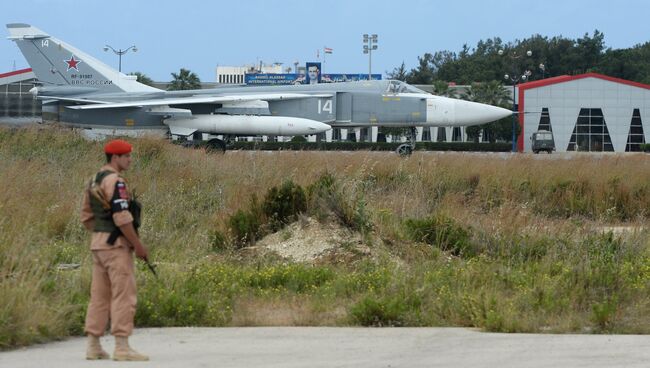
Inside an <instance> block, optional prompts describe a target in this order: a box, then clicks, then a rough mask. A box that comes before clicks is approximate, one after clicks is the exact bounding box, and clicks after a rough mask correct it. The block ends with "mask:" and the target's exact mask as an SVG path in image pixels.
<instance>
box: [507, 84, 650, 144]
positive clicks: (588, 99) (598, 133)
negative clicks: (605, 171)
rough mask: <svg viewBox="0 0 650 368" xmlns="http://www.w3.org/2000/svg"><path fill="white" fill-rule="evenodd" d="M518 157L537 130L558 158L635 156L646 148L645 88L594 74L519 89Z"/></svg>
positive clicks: (649, 91) (648, 112)
mask: <svg viewBox="0 0 650 368" xmlns="http://www.w3.org/2000/svg"><path fill="white" fill-rule="evenodd" d="M517 99H518V104H519V107H518V110H519V124H520V126H521V128H522V129H521V133H520V135H519V138H518V140H517V144H518V148H519V152H530V151H531V136H532V134H533V133H534V132H536V131H537V130H548V131H550V132H552V133H553V138H554V140H555V148H556V151H558V152H567V151H580V152H637V151H641V144H645V143H646V142H650V135H648V134H650V126H648V124H650V85H647V84H642V83H636V82H632V81H628V80H624V79H619V78H613V77H609V76H606V75H602V74H597V73H587V74H580V75H573V76H568V75H565V76H559V77H553V78H547V79H542V80H537V81H532V82H528V83H522V84H520V85H519V88H518V93H517Z"/></svg>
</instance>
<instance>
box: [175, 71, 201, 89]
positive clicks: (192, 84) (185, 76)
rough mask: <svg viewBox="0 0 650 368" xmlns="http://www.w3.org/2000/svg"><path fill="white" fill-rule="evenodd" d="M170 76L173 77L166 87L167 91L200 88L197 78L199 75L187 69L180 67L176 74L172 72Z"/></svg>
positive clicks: (199, 81)
mask: <svg viewBox="0 0 650 368" xmlns="http://www.w3.org/2000/svg"><path fill="white" fill-rule="evenodd" d="M172 77H173V78H174V79H173V80H172V82H171V83H170V84H169V86H168V87H167V90H169V91H180V90H188V89H200V88H201V80H200V79H199V77H198V76H197V75H196V74H195V73H193V72H191V71H189V70H187V69H184V68H181V70H180V72H179V73H178V74H176V73H172Z"/></svg>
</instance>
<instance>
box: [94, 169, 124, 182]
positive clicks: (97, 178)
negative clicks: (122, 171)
mask: <svg viewBox="0 0 650 368" xmlns="http://www.w3.org/2000/svg"><path fill="white" fill-rule="evenodd" d="M110 174H117V173H116V172H115V171H112V170H103V171H100V172H98V173H97V174H96V175H95V184H96V185H99V184H101V182H102V181H103V180H104V178H106V177H107V176H109V175H110ZM118 176H119V174H118Z"/></svg>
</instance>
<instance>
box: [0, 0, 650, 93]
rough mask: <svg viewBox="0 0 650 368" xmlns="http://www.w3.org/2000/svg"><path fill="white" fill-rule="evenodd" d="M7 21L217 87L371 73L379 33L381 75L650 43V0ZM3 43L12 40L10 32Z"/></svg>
mask: <svg viewBox="0 0 650 368" xmlns="http://www.w3.org/2000/svg"><path fill="white" fill-rule="evenodd" d="M0 7H2V10H1V11H0V21H1V22H2V24H7V23H28V24H31V25H33V26H35V27H37V28H39V29H41V30H43V31H45V32H46V33H48V34H50V35H52V36H54V37H56V38H58V39H61V40H63V41H65V42H67V43H69V44H71V45H73V46H75V47H77V48H79V49H81V50H83V51H85V52H86V53H88V54H90V55H92V56H94V57H96V58H98V59H100V60H102V61H103V62H105V63H107V64H109V65H110V66H113V67H115V68H116V69H117V64H118V57H117V55H115V54H113V53H111V52H104V51H103V50H102V48H103V46H104V45H105V44H108V45H111V46H113V47H114V48H116V49H120V48H122V49H125V48H127V47H129V46H131V45H136V46H137V47H138V52H137V53H128V54H126V55H124V56H123V57H122V70H123V72H126V73H128V72H134V71H139V72H142V73H144V74H146V75H147V76H149V77H150V78H152V79H153V80H155V81H169V80H171V74H170V73H172V72H178V70H179V69H180V68H186V69H189V70H191V71H193V72H195V73H196V74H197V75H198V76H199V77H200V78H201V80H202V81H204V82H214V81H215V79H216V67H217V66H218V65H222V66H241V65H245V64H255V63H258V62H259V61H262V62H264V63H266V64H271V63H274V62H280V63H284V64H283V68H286V67H293V63H294V62H295V61H298V62H299V63H300V65H304V64H305V62H308V61H319V60H318V59H317V58H316V53H317V50H319V54H320V57H321V60H320V61H321V62H322V61H323V60H322V57H323V48H324V47H329V48H332V49H333V53H332V54H331V55H327V56H326V57H325V61H324V64H323V73H367V72H368V55H364V54H363V50H362V48H363V42H362V35H363V34H364V33H369V34H372V33H376V34H378V35H379V41H378V49H377V50H376V51H375V52H373V55H372V72H373V73H382V74H385V73H386V72H389V71H391V70H393V69H394V68H395V67H398V66H399V65H401V64H402V62H404V63H405V64H406V67H407V68H409V69H410V68H413V67H415V66H416V65H417V58H418V56H422V55H423V54H424V53H426V52H430V53H433V52H436V51H442V50H450V51H455V52H458V51H459V50H460V49H461V48H462V47H463V45H464V44H467V45H468V46H470V47H473V46H475V45H476V43H477V42H478V41H479V40H482V39H483V40H485V39H488V38H492V37H500V38H501V39H502V40H503V41H504V42H511V41H515V40H517V39H524V38H527V37H530V36H531V35H533V34H541V35H543V36H548V37H553V36H559V35H562V36H564V37H569V38H577V37H582V36H583V35H584V34H585V33H589V34H593V31H594V30H596V29H598V30H599V31H601V32H603V33H604V34H605V44H606V46H607V47H611V48H614V49H617V48H627V47H631V46H634V45H636V44H639V43H645V42H647V41H650V22H649V21H648V19H647V17H648V14H650V2H648V1H643V0H618V1H612V0H609V1H601V0H588V1H587V0H584V1H583V0H563V1H558V0H546V1H521V0H519V1H516V0H501V1H489V0H482V1H479V0H476V1H474V0H465V1H451V0H448V1H437V0H430V1H426V0H370V1H369V0H321V1H305V0H302V1H296V0H281V1H279V0H278V1H276V0H267V1H263V0H245V1H244V0H242V1H232V0H229V1H209V0H182V1H178V0H176V1H171V0H157V1H151V0H128V1H127V0H111V1H106V0H101V1H100V0H20V1H13V0H2V1H0ZM4 32H5V36H6V35H8V32H7V31H6V29H5V30H4ZM14 63H15V68H16V69H22V68H27V67H29V65H28V64H27V62H26V61H25V59H24V58H23V56H22V54H21V53H20V52H19V50H18V47H16V46H15V45H14V44H13V42H11V41H9V40H7V39H6V38H5V39H2V40H0V73H4V72H8V71H11V70H13V69H14Z"/></svg>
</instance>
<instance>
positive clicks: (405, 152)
mask: <svg viewBox="0 0 650 368" xmlns="http://www.w3.org/2000/svg"><path fill="white" fill-rule="evenodd" d="M417 133H418V131H417V130H416V129H415V127H411V128H409V131H408V133H407V134H406V136H407V138H408V140H409V142H408V143H404V144H400V145H399V146H398V147H397V150H395V152H397V154H398V155H400V156H402V157H407V156H410V155H411V154H412V153H413V151H414V150H415V140H416V139H417Z"/></svg>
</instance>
